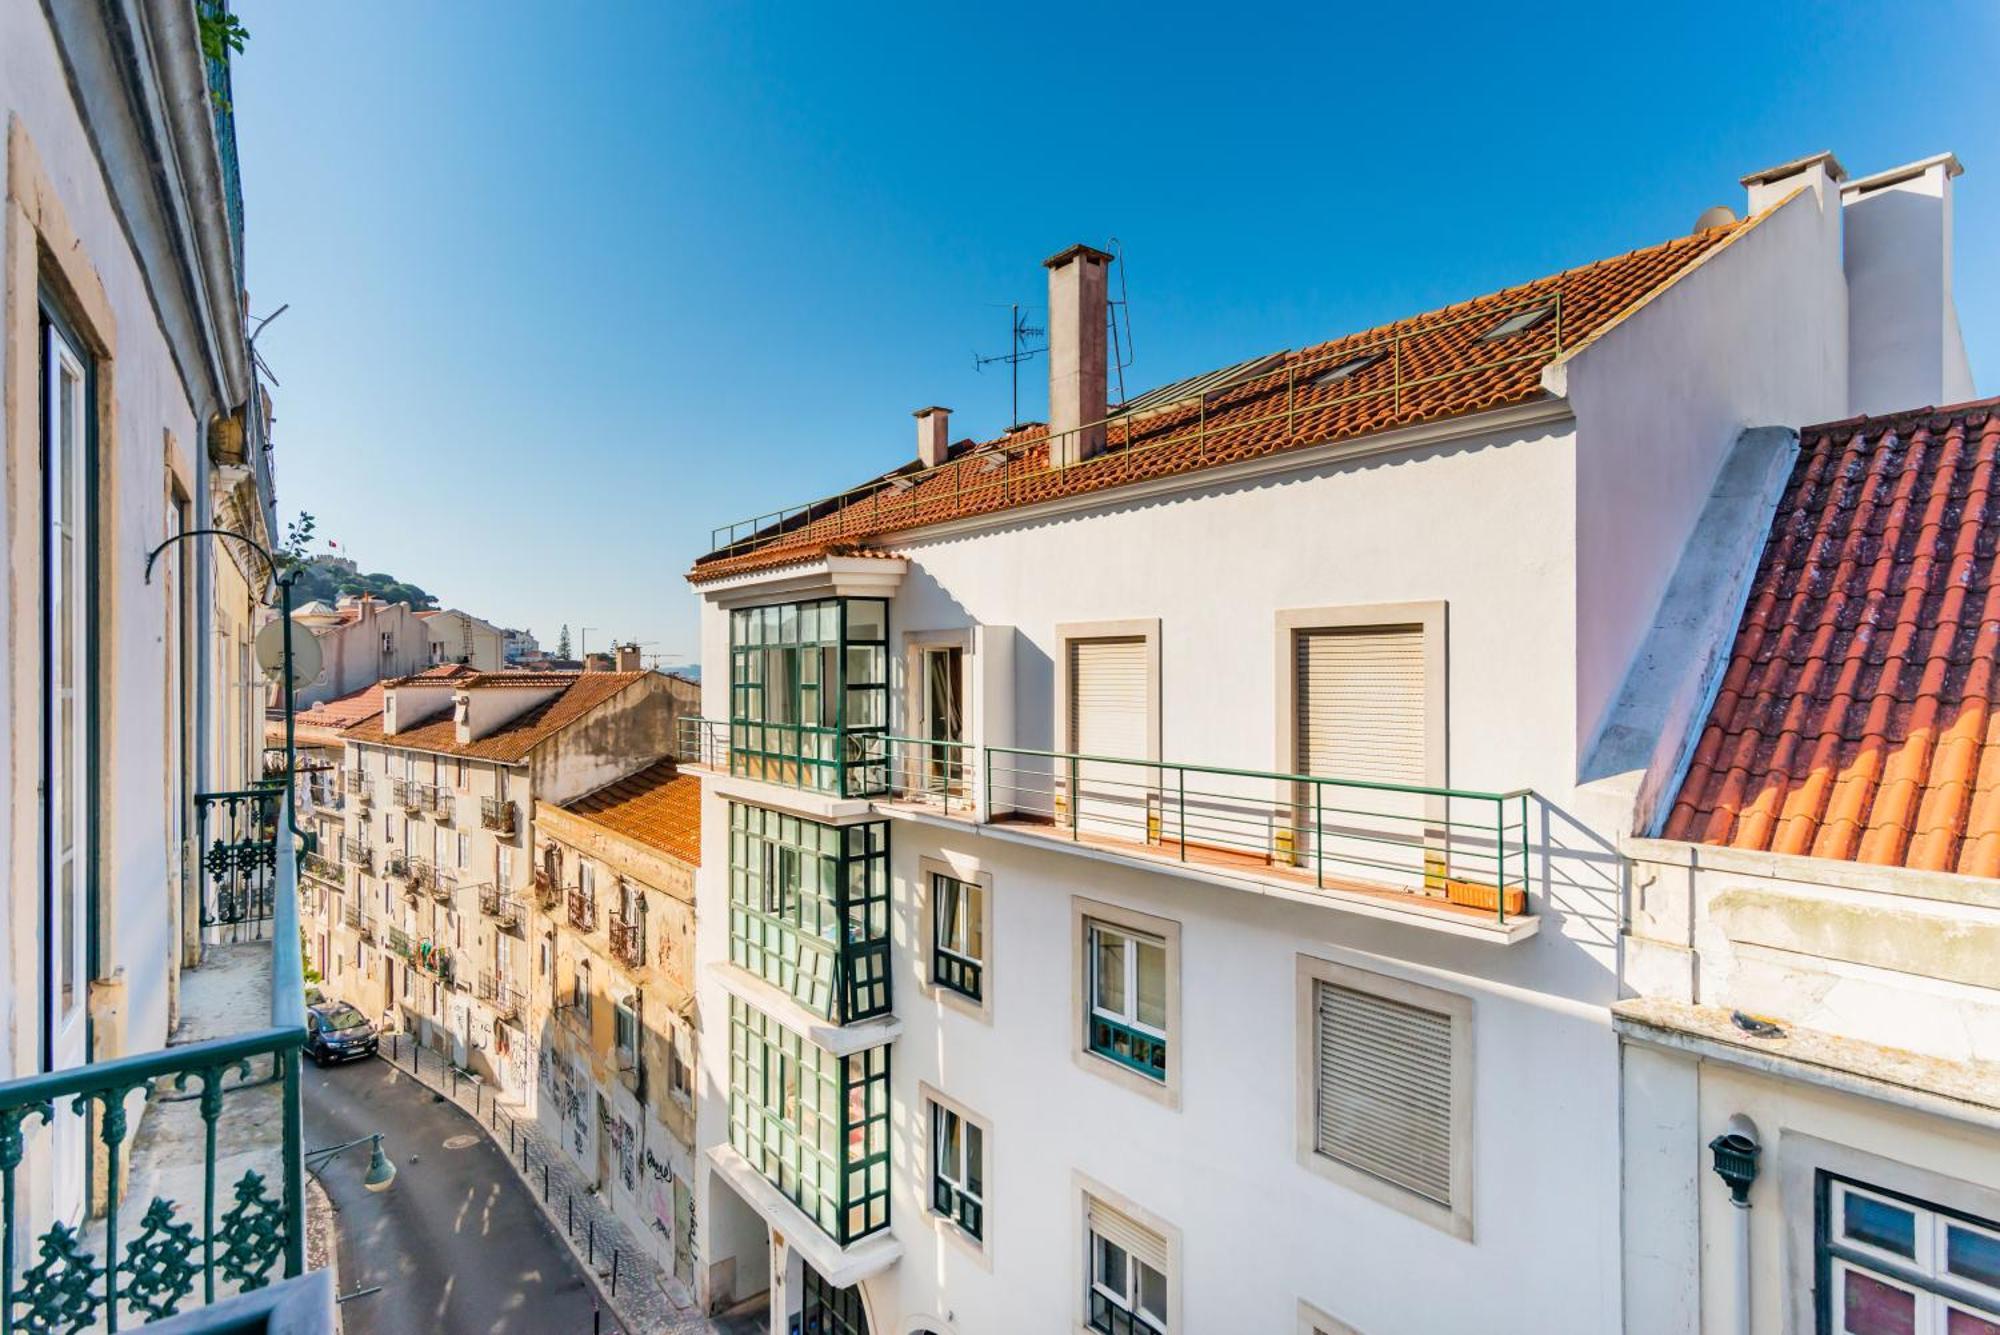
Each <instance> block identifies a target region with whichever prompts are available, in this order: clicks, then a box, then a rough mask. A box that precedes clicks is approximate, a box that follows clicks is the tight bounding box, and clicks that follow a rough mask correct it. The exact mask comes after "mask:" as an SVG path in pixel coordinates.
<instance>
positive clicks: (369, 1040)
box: [306, 1001, 380, 1066]
mask: <svg viewBox="0 0 2000 1335" xmlns="http://www.w3.org/2000/svg"><path fill="white" fill-rule="evenodd" d="M379 1044H380V1040H379V1039H378V1038H377V1036H376V1033H375V1026H374V1025H372V1024H370V1023H369V1022H368V1017H367V1016H365V1015H363V1014H362V1013H361V1012H360V1011H358V1010H356V1009H354V1007H352V1006H350V1005H348V1004H347V1003H346V1002H344V1001H329V1002H325V1003H323V1004H321V1005H317V1006H311V1007H308V1008H307V1010H306V1055H307V1056H309V1057H311V1058H312V1059H313V1061H314V1063H315V1064H317V1065H320V1066H324V1065H326V1064H327V1063H328V1062H338V1061H346V1060H348V1059H349V1058H351V1057H372V1056H374V1055H375V1049H376V1048H377V1047H378V1046H379Z"/></svg>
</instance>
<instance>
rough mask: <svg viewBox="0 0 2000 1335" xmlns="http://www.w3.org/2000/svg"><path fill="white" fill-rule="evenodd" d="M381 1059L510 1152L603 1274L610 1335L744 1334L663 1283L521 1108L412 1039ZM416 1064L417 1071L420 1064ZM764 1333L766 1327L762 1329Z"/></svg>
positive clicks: (396, 1041) (395, 1040)
mask: <svg viewBox="0 0 2000 1335" xmlns="http://www.w3.org/2000/svg"><path fill="white" fill-rule="evenodd" d="M380 1056H381V1059H382V1060H383V1061H386V1062H389V1063H391V1064H392V1065H394V1066H395V1068H396V1069H397V1070H398V1071H400V1072H402V1073H403V1074H404V1075H406V1076H408V1075H412V1074H414V1075H415V1077H416V1079H417V1082H418V1083H419V1084H422V1085H423V1086H424V1087H425V1088H427V1089H429V1090H430V1091H431V1092H432V1093H434V1094H437V1095H440V1096H442V1097H443V1098H445V1099H448V1100H449V1101H451V1102H452V1103H454V1104H455V1105H457V1106H458V1107H459V1108H460V1109H461V1110H462V1111H464V1112H465V1113H467V1114H468V1115H470V1116H471V1118H472V1120H473V1121H474V1123H476V1124H477V1125H478V1126H479V1127H480V1129H481V1130H482V1131H484V1132H485V1133H486V1135H487V1136H488V1138H490V1139H491V1140H492V1141H493V1142H494V1144H496V1145H498V1146H499V1147H500V1148H501V1149H502V1150H503V1151H505V1152H506V1157H507V1161H508V1163H509V1164H511V1165H512V1166H513V1169H514V1174H515V1176H516V1177H519V1178H520V1179H521V1180H522V1181H523V1182H524V1183H526V1184H527V1186H528V1189H529V1193H530V1194H531V1195H532V1196H533V1197H534V1198H535V1199H536V1200H537V1201H539V1202H541V1206H542V1212H543V1213H544V1214H546V1215H547V1216H548V1217H549V1219H550V1221H551V1222H552V1223H554V1224H555V1226H556V1231H557V1232H558V1233H560V1234H562V1235H563V1238H564V1240H565V1242H566V1243H567V1244H568V1246H569V1249H570V1251H571V1253H573V1254H574V1255H575V1257H576V1259H577V1262H578V1264H580V1265H582V1266H584V1267H585V1268H586V1269H587V1270H589V1272H590V1273H591V1274H593V1275H595V1276H596V1278H597V1281H598V1287H599V1289H600V1290H601V1291H602V1292H603V1293H604V1295H605V1301H606V1303H607V1310H606V1312H605V1326H604V1329H605V1332H606V1335H611V1333H612V1330H613V1327H614V1326H616V1327H617V1329H618V1330H621V1331H623V1332H625V1333H626V1335H741V1331H742V1328H741V1327H740V1326H737V1325H734V1324H717V1323H716V1322H714V1321H711V1320H710V1319H709V1318H708V1317H706V1316H704V1315H702V1314H701V1313H700V1312H698V1311H696V1310H695V1309H694V1308H693V1307H692V1306H691V1305H689V1304H688V1302H687V1301H686V1298H685V1295H683V1294H677V1293H675V1292H673V1291H672V1290H678V1289H679V1287H680V1286H679V1285H677V1284H671V1282H670V1281H665V1280H663V1277H662V1276H661V1275H660V1273H659V1270H658V1268H657V1267H656V1266H654V1264H653V1261H652V1258H651V1256H650V1255H649V1254H648V1253H647V1252H646V1251H644V1250H643V1249H642V1248H640V1247H638V1246H636V1245H635V1244H634V1243H633V1241H632V1237H631V1234H630V1232H629V1231H628V1230H627V1229H626V1227H625V1226H624V1225H623V1224H622V1223H620V1222H619V1221H618V1219H617V1217H616V1216H614V1215H613V1214H612V1213H611V1209H610V1207H609V1206H608V1205H607V1204H606V1203H605V1202H604V1201H603V1200H602V1199H600V1198H599V1196H598V1195H597V1193H595V1192H593V1191H591V1190H590V1189H589V1185H588V1183H586V1182H585V1180H584V1178H583V1176H582V1174H581V1173H579V1172H578V1171H577V1170H576V1168H575V1166H574V1165H573V1164H572V1163H570V1161H569V1158H568V1156H566V1155H564V1154H562V1153H561V1152H560V1151H559V1150H558V1149H557V1148H556V1147H555V1146H553V1145H551V1144H549V1142H548V1138H547V1137H546V1136H544V1135H543V1134H542V1132H541V1130H540V1128H538V1127H537V1126H536V1125H535V1124H534V1122H533V1121H532V1120H531V1119H529V1118H528V1117H526V1116H525V1115H524V1114H523V1113H522V1111H521V1109H520V1106H519V1105H518V1104H515V1103H512V1102H509V1101H506V1100H503V1099H501V1098H500V1097H499V1096H498V1094H497V1093H496V1091H494V1090H493V1089H490V1088H488V1087H487V1086H485V1085H484V1084H482V1083H479V1082H477V1081H474V1080H473V1079H472V1078H471V1077H469V1076H464V1075H458V1076H457V1077H456V1078H454V1073H453V1071H452V1068H451V1066H450V1065H449V1063H447V1062H446V1061H445V1060H444V1058H442V1057H440V1056H439V1055H438V1054H437V1053H436V1052H434V1051H430V1050H428V1049H425V1048H423V1047H422V1045H421V1044H418V1043H417V1042H415V1040H414V1039H413V1038H412V1037H411V1036H410V1035H408V1034H385V1035H383V1037H382V1051H381V1054H380ZM413 1060H414V1063H415V1067H414V1070H413V1067H412V1062H413ZM755 1329H756V1330H757V1331H759V1332H761V1331H762V1329H763V1327H762V1325H761V1323H760V1324H759V1325H758V1326H757V1327H755Z"/></svg>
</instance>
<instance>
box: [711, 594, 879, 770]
mask: <svg viewBox="0 0 2000 1335" xmlns="http://www.w3.org/2000/svg"><path fill="white" fill-rule="evenodd" d="M888 728H889V604H888V603H887V602H885V601H884V600H882V599H880V598H821V599H816V600H814V601H812V602H803V603H774V604H772V605H770V606H766V607H745V608H738V609H736V610H735V611H733V612H731V613H730V614H729V766H730V772H731V773H732V774H741V775H744V776H746V777H748V778H753V779H763V780H766V781H768V782H771V783H782V784H787V785H789V786H791V787H795V788H809V789H812V790H814V791H815V792H824V793H837V794H841V795H843V796H849V797H861V796H867V795H869V794H872V793H879V792H883V791H885V790H886V789H887V787H888V764H887V760H886V751H885V748H884V746H883V744H882V742H881V738H883V737H884V736H886V735H887V733H888Z"/></svg>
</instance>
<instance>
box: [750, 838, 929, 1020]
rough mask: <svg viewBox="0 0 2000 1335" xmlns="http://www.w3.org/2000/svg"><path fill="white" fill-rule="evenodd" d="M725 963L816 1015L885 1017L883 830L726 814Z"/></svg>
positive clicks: (886, 884) (886, 885)
mask: <svg viewBox="0 0 2000 1335" xmlns="http://www.w3.org/2000/svg"><path fill="white" fill-rule="evenodd" d="M729 959H730V962H731V963H733V964H735V965H736V966H737V967H738V968H740V969H742V970H744V971H745V972H747V973H749V974H751V975H753V976H755V977H757V978H761V979H763V980H764V981H765V982H767V983H769V984H771V985H772V986H773V987H776V988H778V989H779V990H780V991H782V992H784V993H785V994H786V995H787V996H790V997H791V998H792V999H793V1000H795V1001H797V1002H798V1003H799V1004H800V1005H801V1006H804V1007H805V1008H806V1009H807V1010H809V1011H811V1012H812V1013H813V1014H815V1015H819V1016H822V1017H824V1018H826V1019H829V1020H832V1021H833V1022H834V1023H836V1024H850V1023H852V1022H854V1021H856V1020H865V1019H868V1018H870V1017H872V1016H876V1015H886V1014H887V1013H888V1012H889V1010H890V1008H891V1006H892V1004H893V997H892V995H891V989H890V975H889V823H888V822H887V821H865V822H863V823H861V824H858V825H847V826H834V825H822V824H820V823H819V822H817V821H810V820H806V819H804V818H802V817H799V816H794V815H791V814H789V813H787V812H781V811H772V810H770V809H769V808H766V807H759V806H753V805H751V804H749V803H745V802H732V803H730V806H729Z"/></svg>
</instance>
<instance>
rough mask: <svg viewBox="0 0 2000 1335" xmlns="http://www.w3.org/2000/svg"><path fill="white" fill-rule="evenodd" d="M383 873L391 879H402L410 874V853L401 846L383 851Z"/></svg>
mask: <svg viewBox="0 0 2000 1335" xmlns="http://www.w3.org/2000/svg"><path fill="white" fill-rule="evenodd" d="M382 874H383V875H384V876H386V877H388V878H389V879H391V880H401V879H403V878H404V877H407V876H408V875H409V874H410V855H409V854H408V853H405V852H404V851H403V850H402V849H400V848H388V849H384V850H383V851H382Z"/></svg>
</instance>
